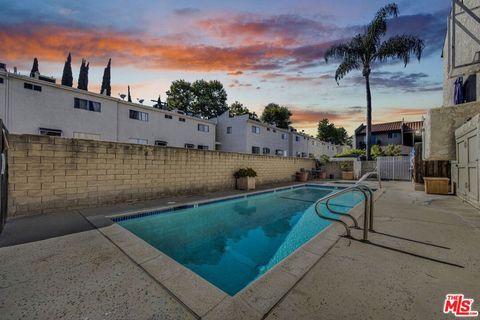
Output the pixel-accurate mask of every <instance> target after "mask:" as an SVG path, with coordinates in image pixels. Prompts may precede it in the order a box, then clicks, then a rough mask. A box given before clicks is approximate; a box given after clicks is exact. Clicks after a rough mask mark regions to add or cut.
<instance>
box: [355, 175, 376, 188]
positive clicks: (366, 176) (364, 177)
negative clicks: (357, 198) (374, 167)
mask: <svg viewBox="0 0 480 320" xmlns="http://www.w3.org/2000/svg"><path fill="white" fill-rule="evenodd" d="M371 175H376V176H377V179H378V187H379V188H381V187H382V179H381V178H380V174H379V173H378V171H370V172H367V173H365V174H364V175H363V176H362V177H361V178H360V179H359V180H358V181H357V183H356V184H360V183H361V182H362V181H365V180H367V179H368V178H369V177H370V176H371Z"/></svg>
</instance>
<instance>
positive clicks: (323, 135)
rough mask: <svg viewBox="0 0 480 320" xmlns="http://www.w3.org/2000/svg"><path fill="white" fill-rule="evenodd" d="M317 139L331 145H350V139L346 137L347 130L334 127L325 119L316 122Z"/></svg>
mask: <svg viewBox="0 0 480 320" xmlns="http://www.w3.org/2000/svg"><path fill="white" fill-rule="evenodd" d="M317 138H318V139H320V140H322V141H326V142H330V143H333V144H340V145H345V144H349V142H350V143H351V137H349V136H348V132H347V130H345V128H343V127H340V128H337V127H335V124H333V123H330V121H329V120H328V119H326V118H324V119H322V120H320V121H319V122H318V133H317Z"/></svg>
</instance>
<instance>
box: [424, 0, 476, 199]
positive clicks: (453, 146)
mask: <svg viewBox="0 0 480 320" xmlns="http://www.w3.org/2000/svg"><path fill="white" fill-rule="evenodd" d="M451 3H452V9H451V12H450V15H449V17H448V20H447V33H446V36H445V44H444V48H443V52H442V57H443V67H444V85H443V106H442V107H440V108H434V109H430V110H429V111H428V113H427V115H426V117H425V122H424V133H423V135H424V138H423V158H424V159H425V160H450V161H451V163H452V182H453V183H452V186H453V190H454V191H456V193H457V195H458V196H460V197H461V198H463V199H464V200H467V201H469V202H470V203H472V204H474V205H476V206H477V207H479V208H480V169H479V165H480V163H479V162H480V121H479V116H478V115H479V114H480V79H479V76H480V40H479V39H480V36H479V35H480V4H479V2H478V0H452V1H451ZM456 83H457V84H456ZM455 91H457V94H455ZM459 94H460V96H459ZM455 97H456V98H455Z"/></svg>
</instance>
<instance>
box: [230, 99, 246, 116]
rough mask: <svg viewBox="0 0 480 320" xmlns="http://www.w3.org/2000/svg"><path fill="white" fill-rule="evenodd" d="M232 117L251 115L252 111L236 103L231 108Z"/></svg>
mask: <svg viewBox="0 0 480 320" xmlns="http://www.w3.org/2000/svg"><path fill="white" fill-rule="evenodd" d="M229 110H230V115H231V116H233V117H236V116H242V115H244V114H250V110H248V108H247V107H244V106H243V104H242V103H240V102H238V101H235V102H234V103H232V104H231V105H230V107H229Z"/></svg>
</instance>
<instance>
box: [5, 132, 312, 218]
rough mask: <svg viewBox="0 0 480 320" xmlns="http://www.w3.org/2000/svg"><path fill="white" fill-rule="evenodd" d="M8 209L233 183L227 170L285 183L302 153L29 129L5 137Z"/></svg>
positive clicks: (24, 211)
mask: <svg viewBox="0 0 480 320" xmlns="http://www.w3.org/2000/svg"><path fill="white" fill-rule="evenodd" d="M9 144H10V149H9V156H8V157H9V215H10V216H18V215H31V214H38V213H48V212H55V211H62V210H68V209H75V208H86V207H95V206H101V205H110V204H115V203H121V202H127V201H141V200H147V199H154V198H158V197H161V196H162V195H169V194H178V193H189V192H204V191H214V190H223V189H233V188H234V186H235V180H234V178H233V176H232V175H233V172H234V171H235V170H237V169H239V168H241V167H252V168H253V169H255V170H256V171H257V174H258V177H257V184H258V185H262V184H266V183H272V182H280V181H291V179H292V175H293V174H294V173H295V172H296V171H299V170H300V169H301V168H305V169H307V170H310V169H311V168H313V167H315V163H314V161H312V160H309V159H298V158H285V157H276V156H254V155H247V154H238V153H227V152H219V151H203V150H187V149H179V148H165V147H154V146H143V145H134V144H125V143H114V142H102V141H90V140H78V139H64V138H56V137H55V138H54V137H46V136H37V135H13V134H12V135H10V136H9Z"/></svg>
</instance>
